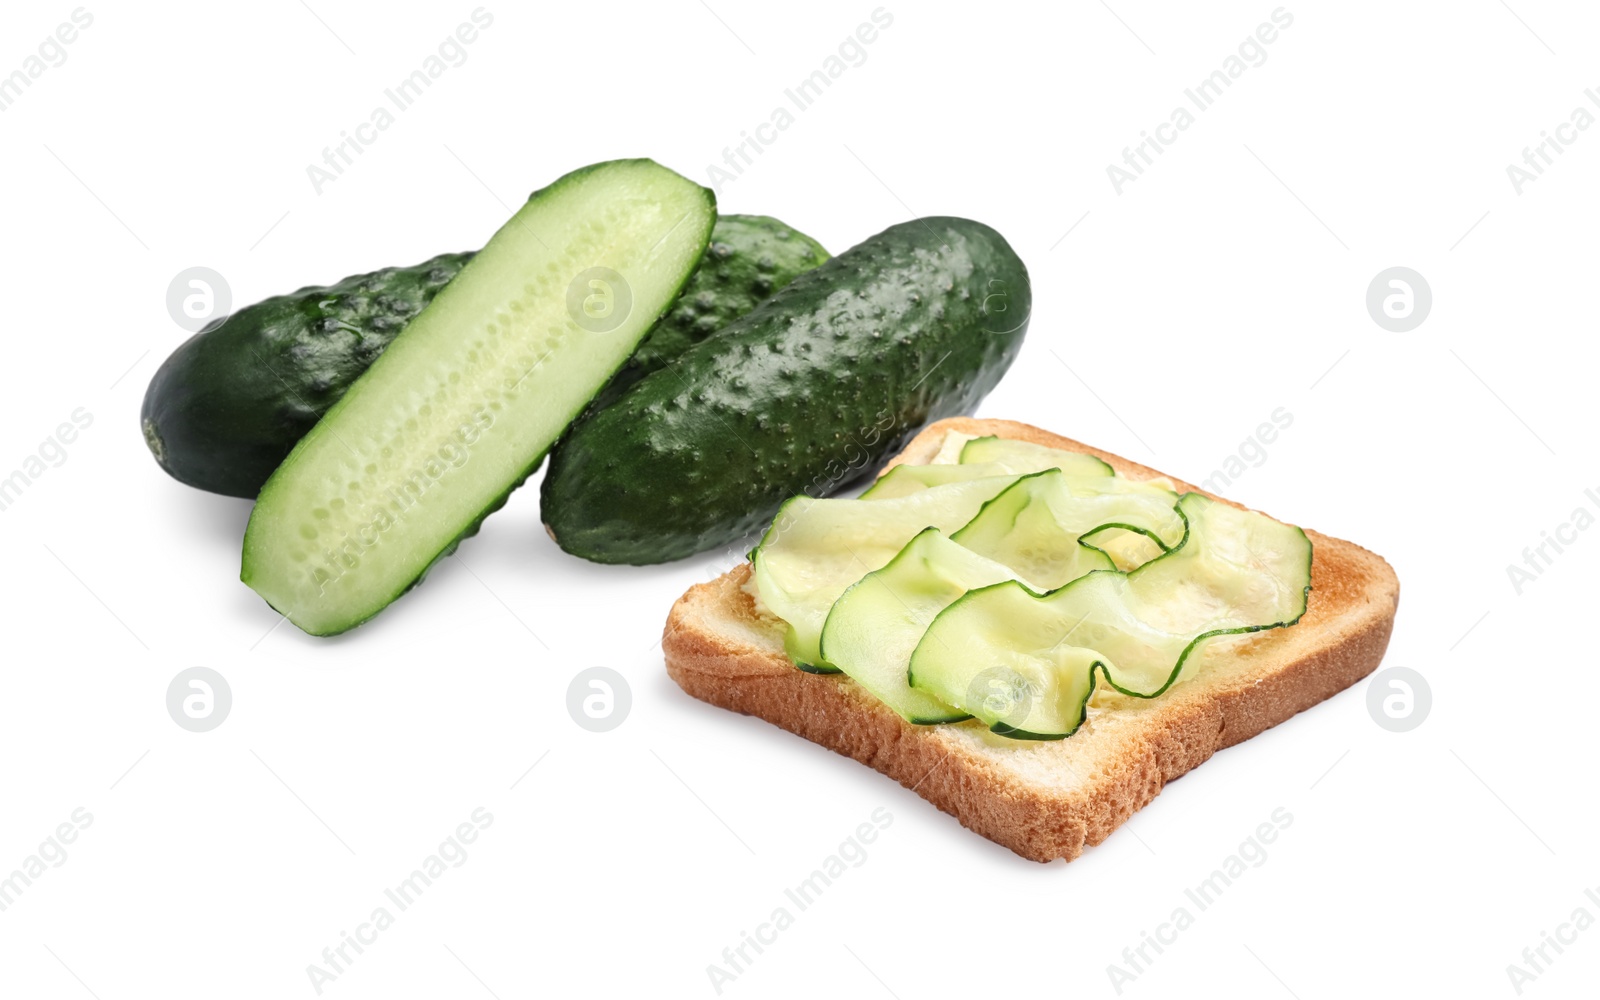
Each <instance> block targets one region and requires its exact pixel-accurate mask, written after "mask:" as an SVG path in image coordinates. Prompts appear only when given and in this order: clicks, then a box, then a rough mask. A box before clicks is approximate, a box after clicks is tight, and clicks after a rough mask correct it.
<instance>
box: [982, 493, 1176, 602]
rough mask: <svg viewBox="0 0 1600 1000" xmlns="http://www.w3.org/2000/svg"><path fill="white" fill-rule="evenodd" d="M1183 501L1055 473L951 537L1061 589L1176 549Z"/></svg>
mask: <svg viewBox="0 0 1600 1000" xmlns="http://www.w3.org/2000/svg"><path fill="white" fill-rule="evenodd" d="M1177 503H1178V495H1177V494H1176V493H1174V492H1172V491H1170V490H1167V489H1163V488H1162V487H1161V486H1160V485H1157V484H1152V483H1141V482H1137V481H1135V480H1132V479H1124V478H1122V477H1121V476H1099V477H1089V478H1085V477H1078V476H1068V475H1066V474H1064V473H1063V472H1061V470H1059V469H1051V470H1049V471H1047V472H1041V473H1037V474H1035V475H1032V476H1024V477H1023V478H1022V479H1020V480H1018V481H1017V483H1016V485H1014V486H1012V487H1010V488H1009V489H1007V490H1006V491H1005V492H1004V493H1001V494H1000V495H998V496H996V497H995V498H994V499H993V500H991V501H989V502H988V503H987V504H985V505H984V507H983V510H982V511H980V512H979V513H978V515H977V516H976V517H974V518H973V519H972V521H971V522H970V523H968V524H967V525H966V526H965V527H963V528H962V529H961V530H960V531H958V532H956V533H955V535H954V536H953V537H954V540H955V541H956V542H959V543H960V544H961V545H963V546H965V547H966V548H969V549H971V550H972V551H974V552H976V553H978V554H979V555H982V556H987V557H988V558H990V559H993V560H995V561H996V562H999V563H1004V564H1005V565H1007V566H1010V567H1011V568H1012V569H1014V570H1016V571H1017V573H1018V574H1019V575H1020V576H1021V578H1022V579H1024V580H1026V581H1028V582H1029V583H1030V584H1032V585H1033V587H1034V588H1035V589H1037V590H1040V591H1045V590H1055V589H1056V588H1058V587H1061V586H1064V585H1066V584H1067V583H1069V582H1071V581H1073V580H1076V579H1077V578H1078V577H1080V576H1083V575H1084V574H1085V573H1089V572H1091V571H1093V570H1097V569H1132V568H1134V567H1135V566H1138V565H1141V564H1143V563H1146V562H1149V561H1150V560H1152V559H1154V558H1156V557H1157V556H1159V555H1161V554H1162V553H1163V552H1167V551H1170V550H1171V549H1173V548H1174V547H1176V546H1177V545H1178V543H1179V542H1181V541H1183V530H1184V524H1183V518H1182V517H1180V516H1179V515H1178V512H1177V510H1176V509H1175V508H1176V506H1177ZM1113 534H1114V535H1115V536H1116V537H1111V536H1112V535H1113ZM1108 546H1109V547H1110V551H1108ZM1113 552H1114V553H1115V554H1116V555H1120V556H1121V557H1122V565H1119V561H1118V560H1117V559H1115V558H1114V556H1113ZM1130 563H1131V565H1130Z"/></svg>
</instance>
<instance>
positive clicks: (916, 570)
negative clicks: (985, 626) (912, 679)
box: [822, 487, 1017, 725]
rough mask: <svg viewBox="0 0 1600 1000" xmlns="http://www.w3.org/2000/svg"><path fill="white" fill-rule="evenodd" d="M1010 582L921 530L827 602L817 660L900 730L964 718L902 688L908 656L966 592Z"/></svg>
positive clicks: (933, 531)
mask: <svg viewBox="0 0 1600 1000" xmlns="http://www.w3.org/2000/svg"><path fill="white" fill-rule="evenodd" d="M1012 488H1013V489H1015V487H1012ZM1016 578H1017V576H1016V574H1015V573H1014V572H1012V571H1011V570H1010V569H1008V568H1007V567H1005V566H1003V565H1001V564H1000V563H997V562H995V561H994V560H992V559H985V558H984V557H983V556H980V555H978V554H977V553H975V552H973V551H971V550H970V549H966V548H963V547H962V546H960V545H957V544H956V543H955V542H953V541H951V540H950V539H949V538H946V537H945V536H944V534H943V533H941V532H940V531H939V529H938V528H928V529H926V530H924V531H923V532H922V533H921V534H919V535H918V536H917V537H916V538H913V539H912V540H911V541H910V542H909V543H908V544H907V545H906V547H905V548H904V549H901V550H900V554H899V555H897V556H895V557H894V558H893V559H892V560H890V562H889V564H888V565H887V566H885V567H883V568H882V569H880V570H876V571H874V572H872V573H868V574H867V575H866V576H864V577H862V578H861V579H860V580H859V581H857V582H856V583H854V584H852V585H851V586H850V589H848V590H846V591H845V592H844V594H843V595H842V596H841V597H840V598H839V599H838V600H837V601H835V602H834V604H833V608H832V610H830V611H829V612H828V619H827V622H826V623H825V624H824V625H823V627H822V658H823V659H824V660H826V661H827V662H828V663H830V664H832V665H833V666H835V667H838V668H839V669H840V670H842V671H844V672H845V673H846V674H848V675H849V676H850V678H851V679H852V680H854V681H855V682H856V683H858V684H860V685H861V686H862V687H864V688H866V689H867V691H869V692H870V693H872V694H873V695H875V696H876V697H877V698H878V700H880V701H882V702H883V703H884V704H885V705H888V706H889V707H890V708H892V709H894V710H895V711H896V712H899V713H900V715H901V716H902V717H904V718H905V719H906V721H908V722H914V723H918V724H921V725H932V724H935V723H942V722H959V721H961V720H962V719H966V718H970V717H971V715H970V713H967V712H964V711H961V710H960V709H957V708H952V707H951V706H949V705H947V704H945V703H944V702H942V701H940V700H939V699H938V698H936V697H934V696H933V695H931V694H929V693H928V692H926V691H919V690H916V689H914V688H912V687H911V685H910V683H908V682H907V680H906V670H907V668H908V667H909V666H910V664H911V654H912V651H914V650H915V649H916V648H917V643H918V642H919V641H920V640H921V639H922V636H923V633H925V632H926V631H927V630H928V626H929V625H930V624H932V622H933V619H934V618H935V617H936V616H937V615H938V614H939V612H941V611H943V610H944V609H945V608H947V607H949V606H950V605H951V604H953V603H955V602H956V600H957V599H959V598H960V597H961V596H962V595H963V594H965V593H966V592H967V591H969V590H974V589H976V588H978V587H988V586H991V585H993V584H996V583H1001V582H1003V581H1005V580H1015V579H1016Z"/></svg>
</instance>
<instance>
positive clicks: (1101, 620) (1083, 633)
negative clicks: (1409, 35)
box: [909, 493, 1311, 739]
mask: <svg viewBox="0 0 1600 1000" xmlns="http://www.w3.org/2000/svg"><path fill="white" fill-rule="evenodd" d="M1177 510H1178V512H1179V513H1180V514H1181V515H1182V516H1183V517H1184V519H1185V521H1186V522H1187V524H1188V531H1187V534H1186V535H1185V537H1184V540H1183V542H1182V543H1181V544H1180V545H1178V546H1177V547H1176V548H1174V549H1173V550H1172V551H1171V552H1169V553H1167V554H1165V555H1163V556H1161V557H1159V558H1157V559H1154V560H1152V561H1151V562H1149V563H1146V564H1145V565H1144V566H1142V567H1140V568H1139V569H1137V570H1135V571H1133V572H1132V573H1119V572H1113V571H1104V572H1095V573H1090V574H1089V575H1087V576H1084V577H1080V578H1079V579H1077V580H1075V581H1073V582H1072V583H1069V584H1067V585H1066V586H1065V587H1062V588H1061V589H1060V590H1057V591H1055V592H1053V593H1051V594H1047V595H1045V596H1043V597H1040V596H1037V595H1035V594H1033V593H1031V592H1030V591H1028V590H1027V589H1026V588H1025V587H1023V586H1022V585H1021V584H1019V583H1016V582H1006V583H1000V584H996V585H994V586H990V587H985V588H981V589H977V590H973V591H971V592H970V593H968V594H967V595H966V596H965V597H962V598H961V599H960V600H957V601H956V602H955V603H954V604H952V605H950V606H949V607H948V608H946V609H945V610H944V611H943V612H942V613H941V614H940V615H939V616H938V617H937V618H935V619H934V621H933V624H932V625H930V626H929V627H928V631H927V633H926V634H925V635H924V636H923V638H922V641H921V642H919V643H918V644H917V648H916V650H915V652H913V653H912V656H911V666H910V673H909V676H910V684H911V687H913V688H916V689H918V690H922V691H926V692H927V693H929V694H930V695H932V696H933V697H934V698H936V699H938V700H939V701H942V702H944V703H946V704H948V705H951V706H953V707H955V708H958V709H962V710H964V711H967V712H970V713H971V714H972V715H974V716H976V717H977V718H979V719H981V720H982V721H983V722H985V723H987V724H988V725H989V727H990V728H991V729H993V730H994V731H995V732H997V733H1002V734H1004V735H1007V736H1012V737H1016V738H1021V739H1060V738H1062V737H1065V736H1070V735H1071V734H1072V733H1073V732H1074V731H1076V730H1077V728H1078V727H1079V726H1080V725H1081V724H1082V723H1083V720H1084V718H1085V716H1086V714H1087V711H1088V702H1089V697H1090V695H1092V694H1093V693H1094V688H1095V683H1096V678H1097V676H1100V677H1104V679H1105V680H1106V682H1107V683H1109V684H1110V685H1111V686H1112V687H1114V688H1115V689H1116V690H1118V691H1120V692H1122V693H1123V694H1127V695H1132V696H1135V697H1139V698H1154V697H1156V696H1157V695H1159V694H1161V693H1163V692H1164V691H1166V690H1167V689H1168V688H1169V687H1171V686H1172V685H1173V684H1174V683H1176V682H1177V681H1178V679H1179V678H1180V676H1181V675H1182V671H1183V666H1184V663H1185V661H1186V660H1187V659H1188V657H1189V654H1190V653H1191V652H1193V650H1194V649H1195V647H1196V646H1197V645H1198V644H1199V643H1200V642H1202V641H1203V640H1205V639H1208V638H1211V637H1213V636H1218V635H1229V634H1237V633H1244V632H1256V631H1260V630H1262V629H1269V628H1279V627H1283V626H1287V625H1293V624H1294V623H1295V622H1297V621H1299V619H1300V616H1301V615H1303V614H1304V613H1305V609H1306V597H1307V594H1308V593H1309V592H1310V590H1311V542H1310V540H1309V539H1307V538H1306V536H1305V532H1303V531H1301V530H1300V529H1299V528H1296V527H1293V526H1292V525H1286V524H1281V523H1279V522H1277V521H1274V520H1272V519H1271V518H1268V517H1266V516H1264V515H1261V514H1256V513H1254V512H1251V511H1243V510H1238V509H1236V508H1234V507H1230V506H1228V505H1226V504H1222V503H1218V502H1216V501H1213V500H1210V499H1209V498H1207V497H1205V496H1203V495H1201V494H1198V493H1188V494H1185V495H1184V496H1183V497H1182V498H1181V499H1180V500H1179V502H1178V507H1177Z"/></svg>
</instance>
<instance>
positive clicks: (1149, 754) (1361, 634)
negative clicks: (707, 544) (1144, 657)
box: [661, 417, 1400, 862]
mask: <svg viewBox="0 0 1600 1000" xmlns="http://www.w3.org/2000/svg"><path fill="white" fill-rule="evenodd" d="M950 431H960V432H962V433H965V434H972V435H979V436H982V435H989V434H994V435H998V436H1001V437H1006V438H1016V439H1019V440H1023V441H1031V442H1035V443H1038V444H1042V445H1047V446H1049V447H1052V448H1061V449H1065V450H1069V451H1083V452H1088V453H1089V454H1092V455H1097V456H1099V457H1100V458H1102V459H1105V460H1106V461H1107V462H1109V463H1111V465H1112V466H1113V467H1114V468H1115V469H1116V470H1117V472H1118V474H1120V475H1123V476H1127V477H1129V478H1133V479H1149V478H1153V477H1156V476H1159V475H1161V474H1160V473H1158V472H1156V471H1155V470H1153V469H1149V468H1146V467H1145V466H1142V465H1139V464H1137V463H1135V462H1130V461H1128V460H1127V459H1125V458H1121V457H1119V456H1117V455H1113V454H1110V453H1109V452H1105V451H1101V450H1099V449H1097V448H1090V447H1088V446H1087V445H1083V444H1079V443H1078V442H1076V441H1072V440H1069V439H1067V438H1064V437H1060V436H1058V435H1055V434H1051V433H1049V432H1048V431H1043V430H1040V429H1039V428H1037V427H1032V426H1029V425H1028V424H1022V423H1016V422H1013V421H1009V420H975V419H971V418H966V417H956V418H952V419H949V420H941V421H938V422H937V423H934V424H932V425H930V426H929V427H928V428H927V429H925V430H924V431H923V432H922V433H921V434H919V435H917V437H916V438H915V439H913V440H912V441H911V443H910V444H909V445H907V446H906V448H905V450H904V451H902V452H901V453H900V454H899V455H898V456H896V457H895V458H894V459H892V460H891V461H890V462H889V463H888V465H886V466H885V470H887V469H889V468H892V467H893V466H895V465H898V464H900V463H902V462H911V463H922V462H927V461H929V460H930V459H931V458H932V457H933V456H934V454H935V453H937V451H938V450H939V447H940V445H941V444H942V442H943V441H944V438H945V435H946V434H947V433H948V432H950ZM880 474H881V473H880ZM1167 478H1169V479H1170V478H1172V477H1170V476H1169V477H1167ZM1173 481H1174V482H1175V483H1177V485H1178V488H1179V490H1180V491H1182V490H1185V489H1188V490H1196V491H1197V492H1205V491H1204V490H1199V488H1198V487H1195V486H1192V485H1190V484H1187V483H1184V482H1182V481H1180V480H1176V479H1174V480H1173ZM1207 495H1211V494H1207ZM1217 499H1222V498H1220V497H1219V498H1217ZM1225 502H1229V503H1231V501H1225ZM1235 506H1238V505H1235ZM1306 534H1307V535H1308V536H1310V538H1311V542H1312V547H1313V554H1312V567H1311V586H1312V589H1311V596H1310V603H1309V606H1308V607H1307V610H1306V613H1305V615H1304V617H1302V618H1301V620H1300V623H1299V624H1298V625H1295V626H1294V627H1292V628H1287V629H1272V630H1269V631H1266V632H1259V633H1255V634H1253V635H1248V636H1237V637H1226V638H1217V639H1212V640H1209V642H1208V646H1204V647H1202V649H1204V650H1205V652H1204V653H1203V654H1200V662H1199V664H1198V669H1197V670H1195V671H1194V673H1193V674H1192V675H1189V676H1188V679H1186V680H1185V681H1184V682H1183V683H1181V684H1178V685H1177V686H1175V687H1174V688H1173V689H1172V690H1170V691H1168V692H1167V693H1166V694H1164V695H1162V696H1161V697H1160V698H1157V699H1154V700H1153V701H1145V700H1141V699H1136V698H1129V697H1126V696H1123V695H1119V694H1116V693H1115V692H1113V691H1106V690H1105V689H1103V688H1102V689H1101V690H1100V691H1098V692H1097V693H1096V694H1095V696H1094V698H1093V700H1092V701H1091V702H1090V708H1089V717H1088V720H1087V721H1086V722H1085V723H1084V725H1083V727H1082V728H1081V729H1079V730H1078V732H1077V733H1075V734H1074V735H1072V736H1071V737H1069V738H1067V739H1064V740H1056V741H1046V742H1035V741H1022V740H1010V739H1006V738H1004V737H999V736H995V735H994V734H992V733H990V732H989V730H988V729H987V728H986V727H985V726H983V724H982V723H979V722H976V721H968V722H964V723H956V724H953V725H944V726H918V725H913V724H911V723H909V722H906V721H905V720H904V719H902V718H901V717H900V716H899V715H897V714H896V713H895V712H893V711H891V710H890V709H888V708H887V707H885V706H884V705H882V704H881V703H879V702H878V701H877V700H876V699H875V698H873V697H872V696H871V695H869V694H867V693H866V692H865V691H863V690H861V688H859V687H857V686H856V684H855V682H854V681H852V680H850V679H849V678H848V677H846V676H844V675H843V674H811V673H806V672H804V671H801V670H798V669H796V668H795V667H794V665H793V664H792V663H791V662H790V661H789V659H788V657H787V656H785V655H784V652H783V624H782V622H780V621H778V620H777V619H775V618H772V617H769V616H766V615H763V614H761V613H760V612H758V611H757V609H756V607H755V602H754V601H753V599H752V598H751V597H750V595H749V594H748V593H747V592H746V590H745V589H744V585H745V583H746V581H747V580H748V579H749V577H750V566H749V564H748V563H745V564H743V565H741V566H738V567H735V568H734V569H732V570H730V571H729V572H727V573H725V574H723V575H722V576H720V577H718V578H717V579H715V580H712V581H710V582H709V583H702V584H699V585H697V586H694V587H691V588H690V589H689V590H688V592H687V593H685V594H684V595H683V596H682V597H681V598H679V599H678V602H677V603H676V604H675V605H673V608H672V613H671V615H670V616H669V617H668V619H667V624H666V631H665V633H664V634H663V637H662V643H661V645H662V650H663V651H664V653H665V654H666V661H667V673H668V674H670V675H671V677H672V679H673V680H675V681H677V683H678V685H679V686H680V687H682V688H683V689H684V690H685V691H686V692H688V693H689V694H691V695H693V696H694V697H696V698H699V699H701V700H702V701H707V702H710V703H711V704H713V705H719V706H721V707H723V708H727V709H731V710H733V711H735V712H742V713H745V714H748V715H755V716H759V717H760V718H763V719H765V720H767V721H768V722H770V723H772V724H773V725H775V726H780V727H782V728H784V729H787V730H789V731H790V732H792V733H796V734H798V735H800V736H803V737H805V738H806V739H808V740H811V741H812V742H814V743H819V744H821V745H822V746H825V747H827V748H828V749H830V750H833V751H835V752H837V753H841V754H844V755H845V756H847V757H853V758H855V759H856V760H858V761H860V762H861V763H863V764H866V765H868V766H869V767H872V768H875V769H876V770H878V771H881V772H882V773H884V774H886V775H888V776H889V777H891V778H893V779H894V780H896V781H898V782H900V783H901V784H902V785H904V786H906V787H907V788H910V789H911V790H913V791H915V792H916V793H917V794H918V795H920V796H922V797H923V798H925V799H927V800H928V801H929V802H931V803H933V804H934V805H935V806H938V807H939V808H940V809H943V810H944V811H945V812H947V813H950V814H951V815H952V816H955V817H956V818H957V819H958V820H960V821H961V823H962V824H963V825H965V826H966V827H967V828H969V829H971V830H973V831H976V832H977V833H980V834H982V835H983V836H985V837H988V838H989V839H990V840H993V841H995V842H996V843H998V844H1002V845H1004V846H1006V847H1009V848H1010V849H1011V850H1013V851H1015V852H1016V853H1018V854H1020V855H1022V856H1023V857H1025V858H1029V859H1031V860H1033V861H1041V862H1043V861H1052V860H1054V859H1056V858H1065V859H1066V860H1068V861H1070V860H1072V859H1073V858H1076V857H1077V856H1078V855H1079V854H1081V853H1083V848H1084V845H1085V844H1098V843H1100V842H1101V841H1103V840H1105V838H1106V837H1107V836H1109V835H1110V834H1111V831H1113V830H1115V829H1116V828H1117V827H1118V826H1120V825H1122V824H1123V823H1124V822H1126V821H1127V819H1128V818H1129V817H1130V816H1132V815H1133V814H1134V812H1136V811H1137V810H1139V809H1141V808H1143V807H1144V806H1145V805H1146V804H1148V803H1149V802H1150V801H1151V800H1152V799H1154V798H1155V797H1156V796H1157V795H1158V794H1160V792H1161V789H1162V786H1164V785H1165V784H1166V783H1167V782H1169V781H1172V780H1173V779H1175V778H1178V777H1179V776H1181V775H1183V774H1185V773H1186V772H1188V771H1189V770H1190V769H1192V768H1194V767H1197V766H1199V765H1200V764H1202V763H1204V762H1205V760H1206V758H1208V757H1210V756H1211V755H1212V754H1213V753H1216V752H1217V751H1218V750H1220V749H1222V748H1223V747H1229V746H1233V745H1234V744H1236V743H1241V742H1243V741H1244V740H1247V739H1249V738H1250V737H1252V736H1254V735H1256V734H1257V733H1259V732H1262V731H1263V730H1266V729H1268V728H1270V727H1272V726H1275V725H1277V724H1278V723H1280V722H1283V721H1285V720H1286V719H1288V718H1290V717H1291V716H1293V715H1294V714H1295V713H1297V712H1301V711H1304V710H1305V709H1307V708H1310V707H1311V706H1312V705H1315V704H1317V703H1318V702H1320V701H1322V700H1323V699H1325V698H1329V697H1331V696H1332V695H1334V694H1336V693H1338V692H1339V691H1342V690H1344V689H1345V688H1347V687H1349V686H1350V685H1352V684H1354V683H1355V682H1356V681H1358V680H1360V679H1361V678H1363V677H1365V676H1366V675H1367V674H1369V673H1371V672H1372V671H1373V670H1374V669H1375V668H1376V667H1377V665H1378V662H1379V661H1380V660H1382V659H1383V653H1384V650H1385V649H1386V648H1387V647H1388V645H1389V634H1390V632H1391V631H1392V630H1393V628H1394V616H1395V609H1396V606H1397V605H1398V603H1399V598H1400V582H1399V580H1398V579H1397V578H1396V577H1395V574H1394V570H1393V569H1392V568H1391V567H1390V566H1389V564H1388V563H1387V562H1385V561H1384V560H1383V558H1382V557H1380V556H1377V555H1374V554H1373V553H1371V552H1368V551H1367V550H1366V549H1363V548H1361V547H1360V546H1358V545H1355V544H1353V543H1351V542H1346V541H1342V540H1340V539H1337V538H1330V537H1328V536H1326V535H1321V534H1318V533H1317V532H1314V531H1310V530H1307V532H1306Z"/></svg>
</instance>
